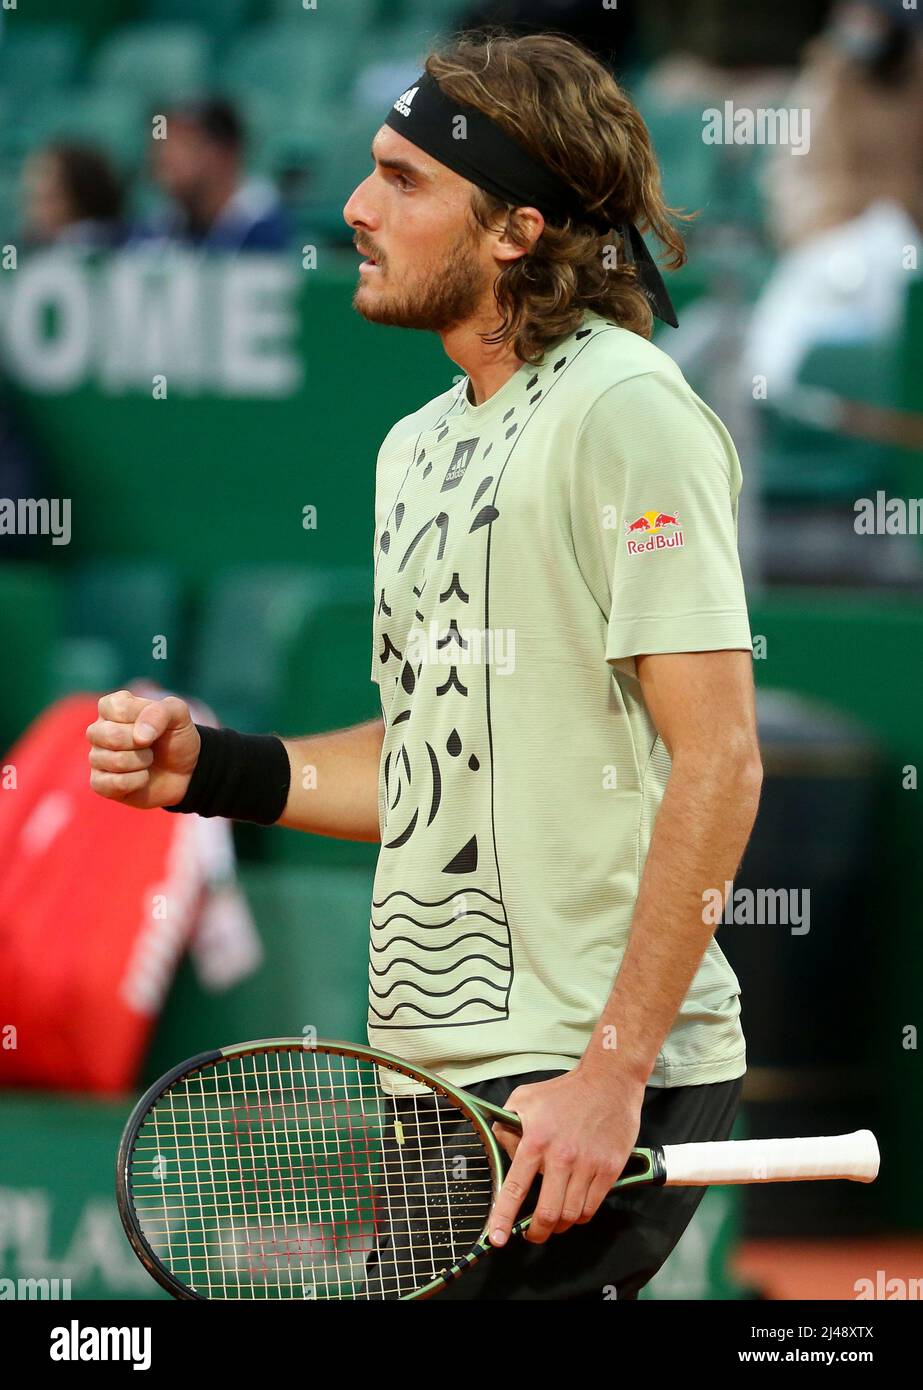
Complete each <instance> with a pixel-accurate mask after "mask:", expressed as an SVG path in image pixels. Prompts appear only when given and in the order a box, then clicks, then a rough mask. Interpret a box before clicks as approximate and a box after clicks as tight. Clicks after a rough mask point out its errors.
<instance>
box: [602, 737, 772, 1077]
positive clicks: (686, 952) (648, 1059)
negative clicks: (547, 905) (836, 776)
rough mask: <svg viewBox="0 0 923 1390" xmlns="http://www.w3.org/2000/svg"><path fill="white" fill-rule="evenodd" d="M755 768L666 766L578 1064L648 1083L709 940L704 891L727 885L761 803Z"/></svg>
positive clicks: (677, 761)
mask: <svg viewBox="0 0 923 1390" xmlns="http://www.w3.org/2000/svg"><path fill="white" fill-rule="evenodd" d="M760 784H761V773H760V766H759V760H758V758H756V757H755V756H754V755H753V754H751V753H746V752H744V753H741V754H737V755H735V754H733V753H728V754H727V755H726V756H725V757H724V758H719V759H717V760H716V761H713V762H712V763H711V764H710V765H709V766H705V765H704V764H703V763H702V762H700V761H699V760H698V759H691V760H690V761H688V762H684V761H683V759H682V758H674V763H673V768H672V771H671V774H670V779H669V781H668V783H667V788H666V791H665V793H664V798H663V802H662V804H661V807H660V810H659V812H658V815H657V819H656V821H655V824H654V832H653V835H652V837H651V845H650V850H649V852H648V857H647V861H646V864H645V867H644V872H643V874H642V878H641V885H640V890H639V893H638V901H637V904H636V907H635V912H634V916H633V918H632V925H631V933H630V936H629V941H628V946H627V947H626V950H625V955H624V957H623V959H622V964H621V967H620V969H619V973H618V977H617V979H616V981H615V984H614V986H613V989H612V993H611V995H610V996H609V999H608V1001H607V1003H606V1007H605V1009H604V1010H603V1013H602V1015H601V1016H600V1018H599V1021H598V1023H597V1026H596V1028H595V1029H594V1031H593V1036H592V1037H591V1039H590V1043H589V1045H588V1047H587V1049H586V1052H585V1053H584V1056H583V1058H582V1060H581V1062H580V1066H581V1067H582V1068H584V1069H585V1070H589V1071H597V1070H602V1071H604V1072H609V1073H610V1074H611V1073H618V1072H620V1071H621V1072H623V1073H624V1074H626V1075H628V1076H631V1077H632V1078H634V1079H635V1080H643V1081H645V1082H646V1081H647V1080H648V1078H649V1077H650V1074H651V1072H652V1071H653V1068H654V1064H655V1062H656V1060H657V1054H658V1053H659V1051H660V1049H661V1047H662V1046H663V1042H664V1039H665V1038H666V1037H667V1034H668V1033H669V1032H670V1029H671V1028H672V1026H673V1023H674V1020H675V1018H676V1015H677V1013H678V1011H679V1008H680V1005H681V1004H682V1002H683V999H684V998H685V996H686V993H687V991H688V989H689V986H690V984H691V983H692V980H693V978H694V976H695V973H696V971H697V970H698V968H699V964H700V962H701V960H702V956H703V955H704V953H705V951H706V949H707V947H708V943H709V941H710V940H711V937H712V934H713V932H714V919H713V917H712V916H711V915H710V914H709V913H707V912H706V911H705V907H706V902H707V901H708V900H707V898H706V893H707V891H709V890H714V889H715V888H717V889H718V890H719V891H721V892H722V894H723V891H724V885H725V883H726V882H728V881H731V880H733V878H734V875H735V874H736V872H737V868H738V865H739V864H740V860H741V857H742V856H743V852H744V849H745V848H746V844H747V840H748V839H749V836H750V832H751V830H752V829H753V822H754V820H755V819H756V812H757V807H758V805H759V793H760Z"/></svg>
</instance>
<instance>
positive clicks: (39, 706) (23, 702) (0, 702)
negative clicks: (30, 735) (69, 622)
mask: <svg viewBox="0 0 923 1390" xmlns="http://www.w3.org/2000/svg"><path fill="white" fill-rule="evenodd" d="M60 632H61V610H60V593H59V589H58V582H57V579H56V578H55V576H54V575H53V573H52V572H51V570H49V569H45V568H43V567H42V566H40V565H31V564H29V565H20V564H15V565H14V564H3V565H0V652H2V653H3V681H2V688H0V750H3V751H6V749H8V748H9V747H10V745H11V744H12V743H14V742H15V740H16V739H17V738H18V737H19V735H20V734H21V733H22V732H23V730H24V729H25V728H26V727H27V726H28V725H29V724H30V723H31V722H32V720H33V719H35V717H36V716H37V715H38V714H40V713H41V712H42V710H43V709H44V708H45V706H46V705H47V704H48V703H49V701H50V699H51V697H52V690H53V682H52V666H53V658H54V650H55V646H56V643H57V641H58V638H59V636H60Z"/></svg>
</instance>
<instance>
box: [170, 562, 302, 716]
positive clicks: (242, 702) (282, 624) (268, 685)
mask: <svg viewBox="0 0 923 1390" xmlns="http://www.w3.org/2000/svg"><path fill="white" fill-rule="evenodd" d="M328 586H329V581H328V580H327V578H326V576H325V575H324V574H317V573H314V572H312V571H310V570H307V569H305V568H303V567H299V566H290V565H253V566H237V567H234V568H232V569H230V570H226V571H224V572H223V573H222V574H219V575H218V576H217V577H216V578H215V579H214V580H213V581H212V583H211V584H210V585H209V587H208V590H207V592H206V594H205V598H204V602H203V605H202V610H201V617H200V621H199V627H198V640H197V642H196V643H195V644H194V650H195V658H194V662H193V667H192V671H191V673H190V683H189V689H190V692H191V693H192V694H195V695H197V696H199V697H200V698H201V699H203V700H206V701H207V702H208V704H210V705H211V707H212V708H213V709H214V711H215V713H216V714H217V715H218V717H219V719H220V720H221V721H222V723H224V724H228V725H230V726H231V727H233V728H236V729H243V730H245V731H247V732H249V733H264V732H266V730H267V729H269V728H270V727H271V725H272V720H273V718H274V716H275V714H276V712H277V711H278V710H279V708H280V706H281V702H282V692H283V688H284V685H285V682H286V681H287V680H288V662H289V660H290V658H291V653H292V644H293V643H294V642H295V640H296V639H297V637H298V634H299V632H300V631H301V630H302V628H303V625H304V622H305V619H306V617H307V615H308V614H309V613H311V612H312V611H313V609H314V608H315V607H317V605H319V604H323V603H324V602H325V600H326V596H327V593H328ZM309 714H310V712H309V711H305V716H306V718H307V717H309Z"/></svg>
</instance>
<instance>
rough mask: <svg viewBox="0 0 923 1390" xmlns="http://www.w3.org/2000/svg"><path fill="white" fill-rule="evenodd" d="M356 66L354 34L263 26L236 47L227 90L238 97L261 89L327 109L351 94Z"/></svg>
mask: <svg viewBox="0 0 923 1390" xmlns="http://www.w3.org/2000/svg"><path fill="white" fill-rule="evenodd" d="M352 64H353V38H352V35H351V34H350V33H349V32H348V31H347V30H343V29H338V28H337V26H336V25H335V24H329V25H324V26H317V27H315V28H312V27H311V26H310V24H308V23H304V22H299V23H297V24H296V23H290V22H285V21H283V22H282V23H275V24H273V23H271V24H261V25H257V26H255V27H253V28H251V29H246V30H244V31H243V32H242V33H241V34H240V35H239V37H238V38H237V40H236V41H235V42H234V44H232V46H231V48H230V50H229V52H228V54H227V57H226V60H225V61H224V63H223V64H222V66H221V73H220V78H221V86H222V89H223V90H225V91H228V92H230V93H232V94H240V93H246V92H248V91H252V90H254V89H255V90H256V91H275V92H277V93H278V94H279V95H280V96H282V97H291V98H295V97H298V98H300V99H302V100H304V99H305V98H307V97H313V98H314V99H315V101H316V102H317V105H318V108H319V109H323V107H324V106H325V105H326V104H327V103H329V102H331V101H336V100H337V99H338V98H341V97H342V96H343V95H344V94H345V91H346V88H347V86H348V82H349V78H350V76H351V69H352Z"/></svg>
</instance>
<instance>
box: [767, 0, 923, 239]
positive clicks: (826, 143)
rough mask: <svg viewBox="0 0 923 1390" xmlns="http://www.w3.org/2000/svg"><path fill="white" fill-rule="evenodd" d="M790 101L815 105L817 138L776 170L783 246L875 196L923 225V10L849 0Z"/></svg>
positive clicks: (773, 191)
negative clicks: (922, 12) (922, 11)
mask: <svg viewBox="0 0 923 1390" xmlns="http://www.w3.org/2000/svg"><path fill="white" fill-rule="evenodd" d="M786 104H787V105H789V106H793V107H799V108H804V109H807V110H809V111H810V113H811V147H810V149H809V151H808V153H807V154H805V155H802V156H799V157H798V158H797V159H793V158H792V157H791V155H790V153H789V152H788V151H787V150H780V151H778V152H777V153H776V154H775V155H774V157H773V158H771V160H770V164H769V168H768V170H767V193H768V196H769V212H770V223H771V228H772V231H773V234H774V236H775V239H776V241H777V242H778V243H779V244H780V245H781V246H783V247H793V246H798V245H800V244H802V243H803V242H805V241H807V240H808V239H810V238H811V237H814V236H816V235H817V234H818V233H820V232H826V231H829V230H830V229H831V228H833V227H837V226H840V225H841V224H842V223H845V222H851V221H853V219H855V218H857V217H859V216H860V215H861V214H862V213H864V212H865V211H866V210H867V209H868V208H869V207H871V205H872V204H873V203H876V202H879V201H887V202H890V203H893V204H897V205H898V206H899V207H901V208H903V210H904V212H905V213H906V215H907V216H908V217H909V218H911V220H912V221H913V222H914V223H915V225H916V226H917V227H918V228H923V158H921V150H923V17H921V12H920V10H919V9H905V8H904V5H903V3H902V0H847V3H841V4H838V5H837V6H836V7H835V9H834V11H833V14H832V16H831V19H830V23H829V25H828V27H827V28H826V30H825V31H824V32H823V34H821V35H820V37H818V38H817V39H816V40H815V41H814V42H813V43H812V44H811V45H810V46H809V47H808V49H807V51H806V55H805V64H804V67H803V70H802V73H801V77H800V79H799V81H798V83H797V85H796V87H795V88H794V90H793V91H791V92H790V94H789V98H788V101H787V103H786Z"/></svg>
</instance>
